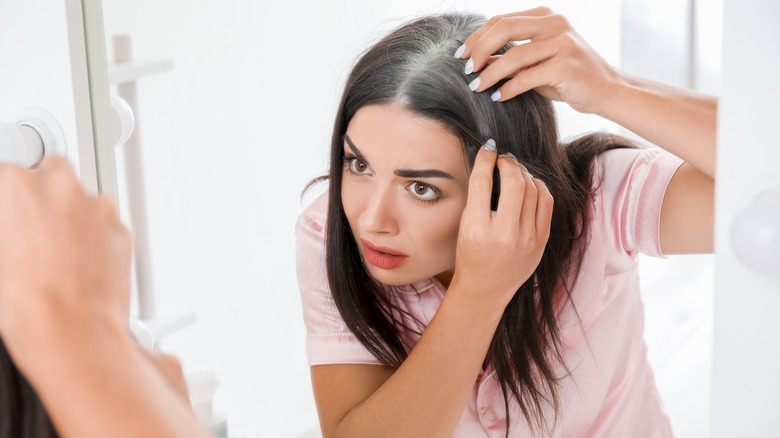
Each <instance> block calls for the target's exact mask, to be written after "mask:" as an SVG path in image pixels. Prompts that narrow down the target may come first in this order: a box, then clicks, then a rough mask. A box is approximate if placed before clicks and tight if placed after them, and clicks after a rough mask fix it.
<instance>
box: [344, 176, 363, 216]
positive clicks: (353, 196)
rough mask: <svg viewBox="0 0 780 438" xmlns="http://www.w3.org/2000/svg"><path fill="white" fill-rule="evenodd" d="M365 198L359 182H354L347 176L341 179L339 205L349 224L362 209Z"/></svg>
mask: <svg viewBox="0 0 780 438" xmlns="http://www.w3.org/2000/svg"><path fill="white" fill-rule="evenodd" d="M366 199H367V198H366V196H365V194H364V193H361V191H360V184H355V183H354V181H350V178H347V177H345V178H344V179H343V180H342V181H341V205H342V207H343V208H344V214H345V215H346V216H347V220H348V221H349V224H350V225H352V224H353V220H355V219H356V218H357V216H358V215H359V214H360V212H361V211H362V210H363V208H364V204H365V200H366Z"/></svg>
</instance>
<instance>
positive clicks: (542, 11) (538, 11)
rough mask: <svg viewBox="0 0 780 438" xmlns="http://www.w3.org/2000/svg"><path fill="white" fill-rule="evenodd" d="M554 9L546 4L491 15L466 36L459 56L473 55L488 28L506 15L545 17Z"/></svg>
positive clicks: (465, 57) (464, 57)
mask: <svg viewBox="0 0 780 438" xmlns="http://www.w3.org/2000/svg"><path fill="white" fill-rule="evenodd" d="M552 13H553V12H552V10H551V9H550V8H548V7H546V6H541V7H537V8H533V9H529V10H526V11H521V12H512V13H509V14H501V15H496V16H494V17H491V18H490V19H489V20H488V21H487V22H486V23H485V24H483V25H482V26H481V27H480V28H479V29H477V30H476V31H474V33H472V34H471V35H470V36H469V37H468V38H466V41H464V42H463V52H462V53H461V54H460V56H458V58H460V59H468V58H470V57H471V53H472V51H471V48H472V47H473V46H474V45H475V44H476V42H477V41H479V39H480V38H482V35H484V34H485V33H486V32H487V31H488V30H490V29H491V28H492V27H493V26H494V25H495V24H496V23H498V22H499V21H500V20H501V19H502V18H504V17H522V16H528V17H543V16H545V15H550V14H552Z"/></svg>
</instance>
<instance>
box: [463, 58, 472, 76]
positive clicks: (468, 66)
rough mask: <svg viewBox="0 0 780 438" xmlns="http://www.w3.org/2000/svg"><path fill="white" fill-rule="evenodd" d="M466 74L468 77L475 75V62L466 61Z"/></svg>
mask: <svg viewBox="0 0 780 438" xmlns="http://www.w3.org/2000/svg"><path fill="white" fill-rule="evenodd" d="M464 73H466V74H467V75H470V74H472V73H474V60H473V59H471V58H469V60H468V61H466V69H465V70H464Z"/></svg>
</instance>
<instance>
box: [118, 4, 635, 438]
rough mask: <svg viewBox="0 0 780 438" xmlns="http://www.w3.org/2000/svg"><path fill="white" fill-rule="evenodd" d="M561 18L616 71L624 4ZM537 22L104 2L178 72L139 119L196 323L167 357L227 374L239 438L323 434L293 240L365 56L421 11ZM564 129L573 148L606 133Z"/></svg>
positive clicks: (413, 8)
mask: <svg viewBox="0 0 780 438" xmlns="http://www.w3.org/2000/svg"><path fill="white" fill-rule="evenodd" d="M549 4H550V5H551V6H552V7H553V8H554V9H556V10H557V11H559V12H563V13H565V14H566V15H567V16H568V18H569V19H570V20H571V21H572V22H573V23H574V25H575V26H576V28H577V29H578V30H579V31H580V33H582V34H583V35H584V36H585V37H586V39H587V40H588V41H589V42H590V43H591V44H592V45H593V46H594V47H596V49H597V50H598V51H599V52H600V53H602V54H603V55H604V56H605V57H607V59H609V60H610V61H611V62H615V63H616V62H617V61H618V54H619V41H620V39H619V37H618V35H619V14H620V2H619V0H598V1H590V2H587V4H586V3H585V2H566V1H564V0H559V1H552V2H549ZM524 7H531V5H526V4H517V3H513V4H511V5H508V4H507V3H506V2H501V1H497V0H494V1H484V0H483V1H474V2H465V1H461V2H432V1H428V2H420V1H413V0H399V1H393V2H382V3H371V2H361V1H357V0H342V1H338V2H336V1H331V2H277V3H271V4H269V3H268V2H258V1H248V0H247V1H239V0H221V1H219V0H198V1H194V0H169V1H165V2H161V1H157V0H136V1H133V2H126V1H121V0H104V11H105V21H106V33H107V36H108V37H109V38H110V36H111V35H113V34H119V33H130V34H131V35H132V36H133V38H134V41H135V54H136V59H138V60H144V59H150V60H151V59H157V58H165V57H173V58H174V62H175V70H174V71H173V72H169V73H163V74H160V75H158V76H153V77H149V78H145V79H142V80H141V82H140V83H139V106H140V108H139V109H138V113H137V117H138V121H139V123H140V126H141V131H140V135H141V136H142V137H141V139H142V143H143V145H144V147H145V150H144V154H145V161H144V164H145V169H146V181H147V190H148V194H147V198H148V202H149V207H148V210H149V222H150V228H151V240H152V248H151V249H152V256H153V264H154V268H155V276H156V277H155V288H156V290H157V294H158V302H157V304H158V310H159V313H160V314H161V315H176V314H179V313H181V311H183V310H190V309H192V310H195V311H196V312H197V315H198V322H197V323H196V324H195V325H194V326H191V327H189V328H187V329H186V330H184V331H182V332H181V333H178V334H176V335H174V336H172V337H171V338H169V339H168V340H166V342H164V343H163V347H164V349H165V350H168V351H172V352H175V353H177V354H179V355H180V356H181V357H182V358H183V360H184V365H185V371H198V370H202V369H205V368H219V369H221V370H222V372H223V378H224V386H223V388H222V389H221V390H220V393H219V395H218V399H217V403H218V407H219V408H220V409H222V410H224V411H226V413H227V414H228V417H229V420H230V424H231V428H232V431H233V432H234V433H236V434H240V435H246V436H274V437H295V436H301V435H302V434H305V433H307V431H310V430H312V429H313V428H314V427H315V426H316V421H317V420H316V412H315V409H314V404H313V400H312V397H311V391H310V384H309V372H308V366H307V365H306V356H305V350H304V327H303V323H302V319H301V311H300V302H299V296H298V290H297V283H296V279H295V270H294V253H293V249H294V235H293V226H294V223H295V219H296V217H297V215H298V213H299V211H300V205H301V204H300V201H299V195H300V191H301V189H302V188H303V186H304V185H305V183H306V182H307V181H309V180H310V179H311V178H313V177H315V176H318V175H320V174H322V173H323V172H325V170H326V168H327V149H328V143H329V138H330V129H331V123H332V119H333V116H334V111H335V108H336V104H337V99H338V96H339V93H340V91H341V87H342V84H343V81H344V79H345V76H346V74H347V72H348V69H349V66H350V65H351V63H352V62H353V61H354V59H355V58H356V56H357V54H358V53H359V52H360V51H361V50H363V49H365V48H366V47H367V45H368V44H369V43H371V42H372V41H373V40H374V39H375V38H377V37H378V36H380V35H382V34H383V33H384V32H385V30H387V29H389V28H390V27H392V26H394V25H397V24H399V23H400V22H401V21H403V19H404V18H408V17H410V16H414V15H419V14H420V13H421V12H434V11H441V10H451V9H467V10H468V9H470V10H472V11H475V12H481V13H485V14H487V15H493V14H495V13H500V12H509V11H510V10H511V9H515V8H521V9H522V8H524ZM507 8H509V10H508V9H507ZM594 10H598V11H599V13H598V15H595V14H594V13H593V11H594ZM109 59H111V55H109ZM563 114H564V122H563V127H562V134H563V135H571V134H574V133H577V132H581V131H582V130H585V129H598V128H599V127H601V126H608V124H606V123H604V122H602V121H601V120H599V119H596V118H594V117H585V116H582V117H580V116H579V115H576V114H572V113H571V112H570V111H567V110H564V111H563Z"/></svg>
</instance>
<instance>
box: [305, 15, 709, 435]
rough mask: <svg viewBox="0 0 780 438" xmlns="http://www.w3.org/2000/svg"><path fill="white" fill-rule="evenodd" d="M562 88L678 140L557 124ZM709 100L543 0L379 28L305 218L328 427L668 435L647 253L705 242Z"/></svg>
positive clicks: (313, 342) (700, 246) (701, 246)
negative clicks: (631, 72)
mask: <svg viewBox="0 0 780 438" xmlns="http://www.w3.org/2000/svg"><path fill="white" fill-rule="evenodd" d="M520 40H530V42H529V43H527V44H523V45H519V46H515V45H513V44H508V43H507V42H508V41H520ZM453 54H455V56H454V57H453V56H452V55H453ZM550 98H553V99H558V100H563V101H565V102H567V103H569V104H570V105H572V106H573V107H574V108H575V109H577V110H579V111H583V112H590V113H595V114H599V115H601V116H604V117H606V118H608V119H611V120H613V121H615V122H617V123H620V124H622V125H623V126H625V127H627V128H629V129H632V130H633V131H635V132H637V133H638V134H640V135H642V136H644V137H645V138H646V139H648V140H650V141H651V142H654V143H656V144H658V145H659V146H661V147H662V148H664V149H666V150H667V151H668V152H670V153H667V152H664V151H661V150H660V149H655V148H653V149H641V148H637V147H635V146H633V145H631V143H630V142H628V141H626V140H624V139H621V138H618V137H615V136H609V135H605V134H593V135H589V136H585V137H582V138H580V139H578V140H575V141H574V142H572V143H571V144H569V145H561V144H559V143H558V141H557V129H556V125H555V117H554V112H553V110H552V107H551V103H550V101H549V100H548V99H550ZM715 109H716V102H715V100H714V99H712V98H709V97H706V96H700V95H696V94H693V93H690V92H688V91H684V90H678V89H673V88H671V87H666V86H663V85H660V84H656V83H652V82H650V81H645V80H641V79H638V78H632V77H629V76H628V75H625V74H623V73H622V72H620V71H618V70H617V69H615V68H614V67H612V66H610V65H608V64H607V63H605V62H604V61H603V60H602V59H601V58H600V57H599V56H598V55H597V54H596V53H595V52H593V51H592V49H590V48H589V47H588V46H587V44H586V43H585V42H584V41H582V40H581V38H580V37H579V36H578V35H577V34H576V33H575V32H574V31H573V30H572V29H571V27H570V25H569V24H568V22H567V21H566V20H565V19H563V18H562V17H560V16H558V15H555V14H553V13H552V12H551V11H550V10H549V9H546V8H538V9H533V10H530V11H525V12H521V13H516V14H508V15H504V16H499V17H494V18H492V19H491V20H489V21H488V22H486V23H484V22H482V21H481V20H479V19H478V18H476V17H473V16H460V15H444V16H436V17H426V18H422V19H419V20H416V21H413V22H411V23H408V24H406V25H404V26H402V27H401V28H399V29H397V30H396V31H394V32H392V33H391V34H390V35H388V36H387V37H385V38H384V39H382V40H381V41H379V42H378V43H377V44H376V45H374V46H373V47H372V48H371V49H369V50H368V51H367V52H366V53H365V54H364V55H363V56H362V57H361V59H360V60H359V61H358V62H357V64H356V66H355V67H354V69H353V71H352V73H351V75H350V77H349V79H348V81H347V85H346V88H345V91H344V94H343V97H342V100H341V104H340V106H339V110H338V113H337V117H336V123H335V127H334V133H333V138H332V146H331V167H330V173H329V175H328V179H329V180H330V188H329V194H328V196H327V198H326V197H321V198H320V199H318V200H317V201H315V202H314V203H313V204H312V205H311V206H310V207H309V208H307V210H306V211H305V212H304V213H303V214H302V215H301V218H300V219H299V221H298V225H297V235H298V277H299V287H300V289H301V294H302V302H303V306H304V319H305V321H306V325H307V331H308V337H307V349H308V354H309V363H310V365H311V366H312V368H311V372H312V385H313V389H314V395H315V401H316V404H317V408H318V412H319V416H320V423H321V427H322V430H323V434H324V436H372V437H375V436H404V437H408V436H425V437H431V436H463V437H473V436H486V435H487V436H491V437H492V436H505V435H506V436H529V435H531V434H541V435H551V436H563V437H569V436H619V437H624V436H670V435H671V434H672V432H671V426H670V424H669V420H668V418H667V417H666V415H665V414H664V411H663V406H662V403H661V400H660V397H659V396H658V394H657V391H656V388H655V383H654V381H653V377H652V372H651V370H650V367H649V365H648V363H647V358H646V354H645V345H644V341H643V333H642V330H643V315H642V304H641V300H640V298H639V291H638V277H637V269H636V268H637V266H636V263H637V253H639V252H643V253H646V254H650V255H657V256H661V255H664V254H678V253H699V252H708V251H711V248H712V222H713V219H712V211H713V210H712V203H713V197H712V189H713V168H714V136H715ZM678 157H679V158H678Z"/></svg>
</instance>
